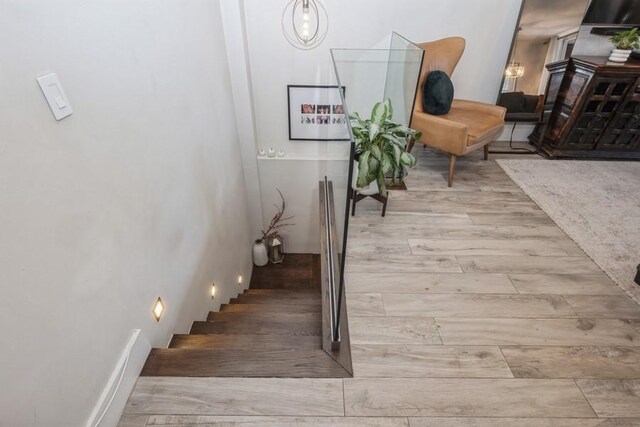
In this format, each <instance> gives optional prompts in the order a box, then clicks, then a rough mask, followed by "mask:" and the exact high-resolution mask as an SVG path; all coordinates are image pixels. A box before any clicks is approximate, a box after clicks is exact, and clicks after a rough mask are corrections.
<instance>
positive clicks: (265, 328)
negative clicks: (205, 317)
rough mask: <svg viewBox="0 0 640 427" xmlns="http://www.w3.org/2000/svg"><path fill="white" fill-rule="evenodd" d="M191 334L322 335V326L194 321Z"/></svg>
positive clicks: (302, 323)
mask: <svg viewBox="0 0 640 427" xmlns="http://www.w3.org/2000/svg"><path fill="white" fill-rule="evenodd" d="M190 333H191V334H248V335H296V336H297V335H307V336H308V335H321V334H322V326H321V324H320V323H318V322H316V321H313V322H300V323H292V322H279V321H264V322H243V321H220V322H193V324H192V325H191V332H190Z"/></svg>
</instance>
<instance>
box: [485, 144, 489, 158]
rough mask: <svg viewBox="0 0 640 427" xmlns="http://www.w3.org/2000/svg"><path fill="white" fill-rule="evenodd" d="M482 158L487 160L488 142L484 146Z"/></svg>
mask: <svg viewBox="0 0 640 427" xmlns="http://www.w3.org/2000/svg"><path fill="white" fill-rule="evenodd" d="M484 159H485V160H489V144H487V145H485V146H484Z"/></svg>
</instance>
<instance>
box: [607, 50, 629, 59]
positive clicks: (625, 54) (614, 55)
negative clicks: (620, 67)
mask: <svg viewBox="0 0 640 427" xmlns="http://www.w3.org/2000/svg"><path fill="white" fill-rule="evenodd" d="M629 55H631V49H628V50H625V49H613V50H612V51H611V56H609V61H612V62H627V59H629Z"/></svg>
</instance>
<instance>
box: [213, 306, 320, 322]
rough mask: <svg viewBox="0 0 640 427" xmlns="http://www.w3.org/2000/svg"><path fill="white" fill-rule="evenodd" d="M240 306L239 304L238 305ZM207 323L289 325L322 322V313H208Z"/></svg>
mask: <svg viewBox="0 0 640 427" xmlns="http://www.w3.org/2000/svg"><path fill="white" fill-rule="evenodd" d="M238 305H241V304H238ZM207 322H236V323H238V322H245V323H246V322H251V323H261V322H291V323H301V322H306V323H313V322H316V323H318V324H320V322H322V313H320V312H317V313H287V312H286V311H283V312H279V311H278V312H263V313H234V312H228V311H225V312H219V311H218V312H216V311H210V312H209V315H208V316H207Z"/></svg>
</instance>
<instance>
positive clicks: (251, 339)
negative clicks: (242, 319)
mask: <svg viewBox="0 0 640 427" xmlns="http://www.w3.org/2000/svg"><path fill="white" fill-rule="evenodd" d="M169 347H170V348H216V349H219V350H249V349H254V350H296V349H298V350H302V349H307V350H308V349H319V348H322V339H321V337H320V336H318V335H309V336H292V335H227V334H215V335H174V336H173V338H172V339H171V343H170V344H169Z"/></svg>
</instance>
